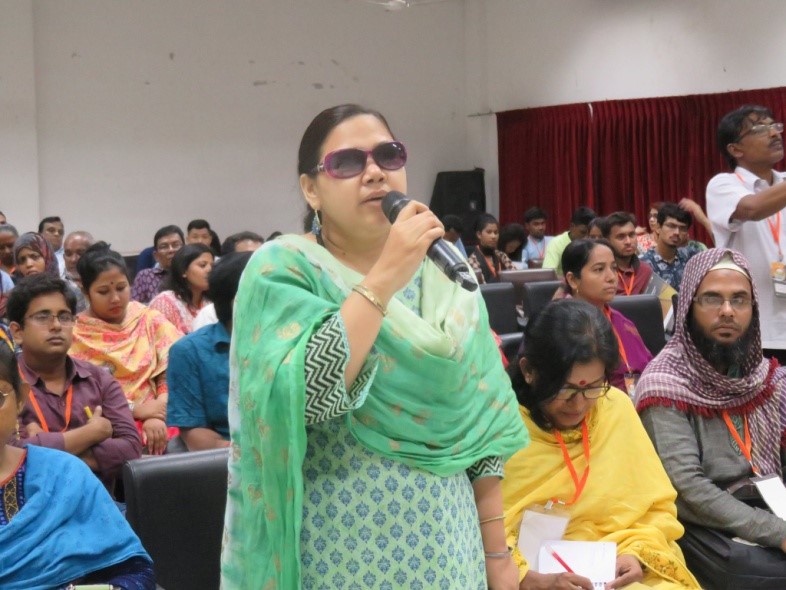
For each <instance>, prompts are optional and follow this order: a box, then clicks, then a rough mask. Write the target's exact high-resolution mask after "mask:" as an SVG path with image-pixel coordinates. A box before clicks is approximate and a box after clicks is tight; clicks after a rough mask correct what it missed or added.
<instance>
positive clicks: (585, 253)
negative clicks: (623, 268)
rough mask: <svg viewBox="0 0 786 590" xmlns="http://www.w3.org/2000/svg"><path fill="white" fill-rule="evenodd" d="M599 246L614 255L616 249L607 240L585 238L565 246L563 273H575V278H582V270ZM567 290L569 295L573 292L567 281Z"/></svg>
mask: <svg viewBox="0 0 786 590" xmlns="http://www.w3.org/2000/svg"><path fill="white" fill-rule="evenodd" d="M597 246H606V248H608V249H609V250H611V253H612V254H614V248H612V247H611V244H610V243H609V241H608V240H607V239H606V238H600V239H598V240H590V239H589V238H584V239H581V240H573V241H572V242H571V243H570V244H568V245H567V246H565V249H564V250H563V251H562V272H563V273H564V274H565V275H567V274H568V273H569V272H570V273H573V276H574V277H578V278H581V269H582V268H584V267H585V266H586V264H587V262H588V261H589V258H590V254H591V253H592V251H593V250H594V249H595V248H596V247H597ZM565 288H566V289H567V291H568V293H570V292H571V289H570V283H568V282H567V281H565Z"/></svg>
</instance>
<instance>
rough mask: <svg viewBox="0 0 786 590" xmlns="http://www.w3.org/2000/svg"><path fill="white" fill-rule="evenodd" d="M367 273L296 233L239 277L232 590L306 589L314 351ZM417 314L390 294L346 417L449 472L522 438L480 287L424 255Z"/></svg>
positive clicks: (370, 443) (229, 531)
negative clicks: (308, 377)
mask: <svg viewBox="0 0 786 590" xmlns="http://www.w3.org/2000/svg"><path fill="white" fill-rule="evenodd" d="M362 278H363V277H362V275H360V274H358V273H357V272H355V271H353V270H351V269H349V268H347V267H345V266H343V265H342V264H340V263H339V262H338V261H336V260H335V258H333V257H332V256H331V255H330V253H329V252H327V250H325V249H324V248H322V247H321V246H319V245H317V244H315V243H313V242H311V241H309V240H307V239H305V238H302V237H297V236H284V237H282V238H279V239H277V240H276V241H275V242H271V243H269V244H265V246H263V248H261V249H260V250H259V251H258V252H257V253H256V254H255V255H254V257H253V258H252V260H251V261H250V262H249V264H248V266H247V267H246V270H245V272H244V273H243V277H242V279H241V282H240V288H239V291H238V294H237V298H236V301H235V312H234V321H233V325H234V329H233V334H232V354H231V379H230V403H229V420H230V427H231V431H232V447H233V453H232V457H231V459H230V474H229V477H230V481H229V497H228V502H227V514H226V533H225V539H224V550H223V554H222V588H224V590H230V589H238V590H240V589H243V590H245V589H247V588H255V589H256V588H263V589H266V590H273V589H276V590H300V528H301V521H302V498H303V474H302V464H303V459H304V456H305V451H306V427H305V404H306V400H305V351H306V345H307V343H308V341H309V339H310V338H311V336H312V335H313V334H314V332H315V331H316V330H317V329H319V327H320V326H321V325H322V324H323V323H324V322H325V320H327V319H328V318H330V317H331V316H333V315H334V314H335V313H336V312H338V310H339V308H340V307H341V305H342V303H343V302H344V300H345V299H346V297H347V296H348V294H349V293H350V292H351V289H352V286H353V285H355V284H357V283H359V282H360V281H361V280H362ZM421 312H422V317H419V316H417V315H416V314H415V313H413V312H412V311H410V310H409V309H408V308H407V306H406V305H404V304H403V303H401V302H399V301H398V300H396V299H395V298H394V299H393V300H391V302H390V304H389V305H388V315H387V317H386V318H385V320H384V321H383V324H382V328H381V330H380V332H379V335H378V336H377V339H376V342H375V345H374V350H373V351H372V355H375V356H376V359H377V362H378V363H379V366H378V370H377V372H376V375H375V377H374V380H373V382H372V384H371V386H370V390H369V393H368V397H367V398H366V400H365V402H364V404H363V405H362V406H361V407H360V408H358V409H356V410H354V411H353V412H351V413H349V414H347V415H346V418H345V419H346V421H347V426H348V428H349V429H350V431H351V432H352V434H353V435H354V436H355V437H356V438H357V440H358V441H359V442H360V443H361V444H363V445H365V446H366V447H367V448H369V449H371V450H372V451H374V452H376V453H379V454H380V455H382V456H384V457H388V458H391V459H395V460H397V461H401V462H403V463H406V464H408V465H411V466H413V467H416V468H420V469H424V470H427V471H429V472H432V473H434V474H436V475H440V476H443V477H447V476H451V475H454V474H456V473H458V472H460V471H462V470H465V469H467V468H468V467H470V466H471V465H473V464H474V463H476V462H477V461H478V460H480V459H483V458H485V457H493V456H501V457H503V458H507V457H509V456H510V455H511V454H513V453H514V452H515V451H517V450H518V449H520V448H522V447H524V446H526V444H527V442H528V440H529V439H528V435H527V432H526V429H525V427H524V425H523V423H522V420H521V417H520V415H519V412H518V404H517V402H516V398H515V395H514V393H513V391H512V389H511V387H510V381H509V380H508V377H507V375H506V374H505V371H504V369H503V367H502V363H501V362H500V358H499V350H498V349H497V346H496V344H495V342H494V339H493V337H492V334H491V330H490V328H489V325H488V316H487V313H486V308H485V305H483V302H482V299H481V298H480V296H479V294H477V293H468V292H466V291H464V290H463V289H461V288H460V287H458V286H457V285H455V284H454V283H453V282H451V281H449V280H448V279H447V278H446V277H445V276H444V275H443V274H442V273H441V271H439V269H438V268H437V267H436V266H435V265H434V264H432V263H431V262H428V261H426V262H424V267H423V272H422V299H421Z"/></svg>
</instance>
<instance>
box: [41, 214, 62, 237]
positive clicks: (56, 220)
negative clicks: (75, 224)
mask: <svg viewBox="0 0 786 590" xmlns="http://www.w3.org/2000/svg"><path fill="white" fill-rule="evenodd" d="M46 223H63V220H62V219H60V217H58V216H57V215H51V216H49V217H44V218H43V219H42V220H41V221H39V222H38V233H39V234H40V233H42V232H43V231H44V224H46Z"/></svg>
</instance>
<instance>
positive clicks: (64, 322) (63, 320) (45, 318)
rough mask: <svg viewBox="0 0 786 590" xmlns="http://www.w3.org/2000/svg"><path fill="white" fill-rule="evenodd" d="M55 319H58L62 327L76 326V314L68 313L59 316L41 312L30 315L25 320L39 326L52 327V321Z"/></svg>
mask: <svg viewBox="0 0 786 590" xmlns="http://www.w3.org/2000/svg"><path fill="white" fill-rule="evenodd" d="M55 318H57V321H58V322H60V325H61V326H73V325H74V319H75V318H74V314H72V313H71V312H68V311H61V312H60V313H58V314H54V313H52V312H51V311H39V312H38V313H33V314H30V315H29V316H27V317H26V318H25V319H26V320H30V321H31V322H33V323H34V324H38V325H39V326H51V325H52V320H54V319H55Z"/></svg>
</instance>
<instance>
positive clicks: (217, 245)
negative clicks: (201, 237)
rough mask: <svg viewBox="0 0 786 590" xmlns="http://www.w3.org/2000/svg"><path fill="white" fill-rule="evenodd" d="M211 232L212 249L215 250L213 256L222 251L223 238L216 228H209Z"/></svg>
mask: <svg viewBox="0 0 786 590" xmlns="http://www.w3.org/2000/svg"><path fill="white" fill-rule="evenodd" d="M208 231H209V232H210V249H211V250H212V251H213V256H218V255H219V254H220V253H221V239H220V238H219V237H218V234H217V233H216V232H215V230H212V229H210V230H208Z"/></svg>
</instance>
